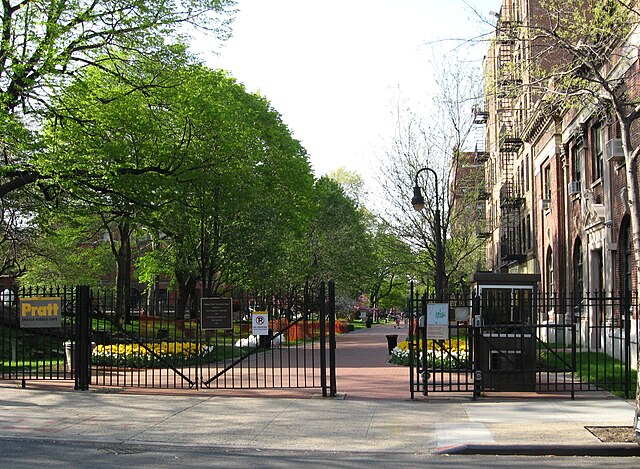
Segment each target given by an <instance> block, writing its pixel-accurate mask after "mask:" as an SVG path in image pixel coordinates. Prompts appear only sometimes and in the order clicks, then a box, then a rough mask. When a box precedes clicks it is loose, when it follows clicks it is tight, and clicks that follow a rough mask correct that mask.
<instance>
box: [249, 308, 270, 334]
mask: <svg viewBox="0 0 640 469" xmlns="http://www.w3.org/2000/svg"><path fill="white" fill-rule="evenodd" d="M251 318H252V323H253V327H252V334H253V335H269V313H267V312H266V311H260V312H257V313H252V314H251Z"/></svg>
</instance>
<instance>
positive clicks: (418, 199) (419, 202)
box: [411, 167, 445, 301]
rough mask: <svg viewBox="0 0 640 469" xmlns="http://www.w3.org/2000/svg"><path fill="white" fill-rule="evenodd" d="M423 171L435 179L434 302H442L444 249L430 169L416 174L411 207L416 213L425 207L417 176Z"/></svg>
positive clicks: (437, 199) (438, 201)
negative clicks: (433, 180)
mask: <svg viewBox="0 0 640 469" xmlns="http://www.w3.org/2000/svg"><path fill="white" fill-rule="evenodd" d="M423 171H429V172H430V173H431V174H433V177H434V179H435V189H436V207H435V210H434V223H435V226H434V235H435V238H436V240H435V241H436V300H437V301H443V300H444V278H445V271H444V249H443V247H442V225H441V220H440V198H439V195H438V194H439V192H438V175H437V174H436V172H435V171H434V170H433V169H431V168H427V167H425V168H421V169H420V170H418V172H417V173H416V177H415V184H414V186H413V198H412V199H411V205H413V208H414V209H415V210H416V211H421V210H422V209H424V207H425V203H424V197H423V196H422V191H421V189H420V186H419V185H418V176H419V175H420V173H422V172H423Z"/></svg>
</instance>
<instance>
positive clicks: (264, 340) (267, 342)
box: [258, 329, 273, 349]
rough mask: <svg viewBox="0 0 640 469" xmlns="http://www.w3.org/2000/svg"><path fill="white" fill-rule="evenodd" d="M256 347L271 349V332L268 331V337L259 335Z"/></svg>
mask: <svg viewBox="0 0 640 469" xmlns="http://www.w3.org/2000/svg"><path fill="white" fill-rule="evenodd" d="M259 337H260V339H259V340H258V347H260V348H266V349H269V348H271V341H272V340H273V331H272V330H271V329H269V335H261V336H259Z"/></svg>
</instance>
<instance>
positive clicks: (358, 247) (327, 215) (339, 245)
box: [310, 177, 373, 297]
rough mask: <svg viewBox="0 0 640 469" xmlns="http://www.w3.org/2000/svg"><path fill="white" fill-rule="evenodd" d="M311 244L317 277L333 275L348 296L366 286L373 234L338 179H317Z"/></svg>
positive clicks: (357, 292)
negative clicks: (336, 180) (371, 234)
mask: <svg viewBox="0 0 640 469" xmlns="http://www.w3.org/2000/svg"><path fill="white" fill-rule="evenodd" d="M313 202H314V206H313V210H312V212H311V213H312V216H311V220H312V221H311V231H310V247H311V253H312V259H313V269H314V272H313V274H314V276H315V278H316V279H318V280H320V279H333V280H335V282H336V287H337V288H338V289H340V290H341V291H342V292H345V293H346V294H347V295H348V296H351V297H357V296H358V295H359V294H360V293H361V292H362V291H365V290H366V287H367V284H368V283H369V278H370V273H371V266H372V253H373V249H372V244H371V236H370V234H369V232H368V231H367V227H366V220H365V217H364V213H363V212H362V211H359V210H358V208H357V207H356V204H355V202H354V201H353V200H352V199H350V198H349V197H347V196H346V195H345V193H344V191H343V189H342V187H341V186H340V184H338V183H337V182H335V181H333V180H332V179H329V178H327V177H322V178H320V179H319V180H318V181H316V184H315V187H314V195H313Z"/></svg>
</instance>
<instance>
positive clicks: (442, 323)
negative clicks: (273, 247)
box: [427, 303, 449, 340]
mask: <svg viewBox="0 0 640 469" xmlns="http://www.w3.org/2000/svg"><path fill="white" fill-rule="evenodd" d="M448 338H449V304H448V303H429V304H427V339H435V340H447V339H448Z"/></svg>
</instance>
